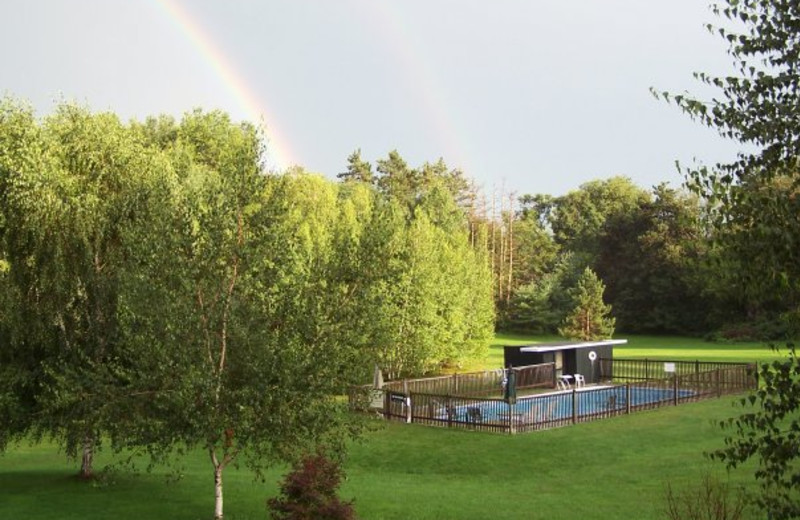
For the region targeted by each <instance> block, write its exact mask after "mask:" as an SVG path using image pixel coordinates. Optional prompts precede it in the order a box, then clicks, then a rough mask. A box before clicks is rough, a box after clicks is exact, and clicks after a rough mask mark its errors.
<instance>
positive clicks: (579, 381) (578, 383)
mask: <svg viewBox="0 0 800 520" xmlns="http://www.w3.org/2000/svg"><path fill="white" fill-rule="evenodd" d="M574 377H575V388H580V387H582V386H586V378H585V377H583V374H575V376H574Z"/></svg>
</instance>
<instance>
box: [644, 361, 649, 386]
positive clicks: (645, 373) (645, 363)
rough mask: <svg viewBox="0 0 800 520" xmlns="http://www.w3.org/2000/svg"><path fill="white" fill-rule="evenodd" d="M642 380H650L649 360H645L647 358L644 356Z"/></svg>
mask: <svg viewBox="0 0 800 520" xmlns="http://www.w3.org/2000/svg"><path fill="white" fill-rule="evenodd" d="M644 380H645V381H650V362H648V361H647V358H644Z"/></svg>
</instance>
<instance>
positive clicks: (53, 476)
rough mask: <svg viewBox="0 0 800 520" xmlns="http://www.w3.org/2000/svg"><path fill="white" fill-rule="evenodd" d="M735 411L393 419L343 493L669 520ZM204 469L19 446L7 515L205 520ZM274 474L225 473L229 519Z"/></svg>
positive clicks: (8, 476)
mask: <svg viewBox="0 0 800 520" xmlns="http://www.w3.org/2000/svg"><path fill="white" fill-rule="evenodd" d="M732 413H735V409H733V408H732V407H731V399H730V398H724V399H721V400H711V401H705V402H702V403H695V404H687V405H682V406H679V407H675V408H672V407H668V408H663V409H661V410H656V411H651V412H642V413H639V414H634V415H631V416H621V417H617V418H614V419H607V420H604V421H597V422H593V423H586V424H580V425H577V426H571V427H565V428H560V429H555V430H549V431H542V432H537V433H532V434H527V435H517V436H506V435H497V434H483V433H475V432H469V431H455V430H447V429H438V428H426V427H420V426H415V425H403V424H396V423H392V424H388V425H386V426H385V427H383V428H381V429H380V430H378V431H376V432H373V433H371V434H369V435H367V436H366V438H365V439H364V441H363V442H361V443H358V444H355V445H354V446H353V447H352V449H351V451H350V454H349V457H348V461H347V464H346V470H347V474H348V479H347V481H346V482H345V483H344V485H343V487H342V492H341V494H342V496H343V497H345V498H355V499H356V508H357V510H358V512H359V514H360V516H361V517H362V518H364V519H436V520H443V519H485V518H504V519H517V518H518V519H539V518H541V519H553V518H556V519H557V518H581V519H595V518H596V519H614V518H636V519H642V520H645V519H657V518H662V516H660V510H661V508H662V506H663V496H664V490H665V486H666V484H667V482H672V483H673V485H677V486H679V487H681V486H685V485H687V484H693V483H696V482H698V481H699V479H700V477H701V475H702V474H703V473H704V472H706V471H710V472H712V473H715V474H719V475H723V476H724V472H723V471H722V469H721V467H720V466H719V465H718V464H715V463H712V462H709V461H707V460H706V459H705V458H704V457H703V455H702V452H703V451H704V450H711V449H714V448H716V447H719V446H721V445H722V432H720V431H719V429H718V428H717V427H716V426H715V425H714V424H713V422H714V421H717V420H720V419H723V418H725V417H728V416H729V415H731V414H732ZM209 467H210V466H209V463H208V461H207V460H206V458H205V456H203V454H201V453H194V454H192V455H191V456H190V457H188V459H187V467H186V470H185V472H184V474H185V478H184V479H183V480H181V481H179V482H177V483H167V482H166V480H165V475H164V474H163V473H162V472H157V473H153V474H142V475H139V476H130V475H127V474H121V475H118V476H117V481H116V483H114V484H111V485H108V486H105V487H95V486H92V485H90V484H86V483H82V482H78V481H76V480H75V479H74V478H73V477H72V475H73V474H74V473H75V471H76V466H75V464H68V463H67V462H66V461H65V460H64V458H63V456H59V455H58V453H57V452H56V450H55V449H54V447H52V446H50V445H40V446H36V447H34V448H30V447H21V448H17V449H14V450H12V451H10V452H9V453H7V454H6V455H5V456H4V457H2V458H0V518H25V519H64V520H69V519H76V520H77V519H87V520H92V519H105V518H115V519H134V518H135V519H140V518H176V519H208V518H209V517H210V516H211V515H210V512H211V510H212V498H213V497H212V479H211V474H210V471H209ZM734 477H735V478H742V477H740V476H739V475H738V474H737V475H735V476H734ZM279 478H280V471H278V470H275V471H271V472H270V473H268V474H267V479H266V481H267V482H266V483H265V484H261V483H257V482H253V480H252V475H251V474H250V473H249V472H247V471H246V470H243V469H240V470H232V471H229V472H228V473H227V474H226V480H225V487H226V489H225V491H226V496H225V504H226V505H225V509H226V518H229V519H231V520H237V519H239V520H240V519H254V518H265V516H266V514H265V508H264V502H265V500H266V498H267V497H268V495H270V494H273V493H275V490H276V482H277V480H278V479H279Z"/></svg>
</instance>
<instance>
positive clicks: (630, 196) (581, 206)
mask: <svg viewBox="0 0 800 520" xmlns="http://www.w3.org/2000/svg"><path fill="white" fill-rule="evenodd" d="M647 198H648V194H647V192H646V191H644V190H642V189H641V188H639V187H638V186H636V185H635V184H633V183H632V182H631V180H630V179H628V178H627V177H612V178H610V179H605V180H598V181H591V182H587V183H585V184H582V185H581V186H580V188H579V189H577V190H574V191H571V192H569V193H567V194H566V195H564V196H562V197H558V198H557V199H556V200H555V201H553V208H552V210H550V215H549V222H550V226H551V227H552V230H553V236H554V237H555V240H556V242H557V243H558V244H560V245H561V246H563V247H565V248H567V249H569V250H570V251H572V252H573V253H574V254H576V255H579V256H581V257H585V258H586V259H587V263H592V262H593V259H594V257H595V255H596V254H597V250H598V247H599V244H600V242H601V241H602V240H603V238H604V237H605V233H604V232H603V226H604V224H605V223H606V221H607V220H608V219H609V218H611V217H613V216H615V215H619V214H626V213H629V212H630V211H632V210H635V209H636V208H638V207H639V205H640V204H641V203H642V202H643V201H646V200H647Z"/></svg>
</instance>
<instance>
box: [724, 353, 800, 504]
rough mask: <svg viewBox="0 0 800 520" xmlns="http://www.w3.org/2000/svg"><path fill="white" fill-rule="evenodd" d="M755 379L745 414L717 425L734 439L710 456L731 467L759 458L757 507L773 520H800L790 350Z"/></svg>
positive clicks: (798, 399)
mask: <svg viewBox="0 0 800 520" xmlns="http://www.w3.org/2000/svg"><path fill="white" fill-rule="evenodd" d="M759 380H760V383H761V384H760V388H759V389H758V390H757V391H756V392H755V393H753V394H751V395H749V396H747V397H746V398H742V399H741V401H740V404H741V406H742V407H744V408H746V409H747V410H748V411H747V412H745V413H743V414H742V415H740V416H739V417H737V418H732V419H728V420H726V421H722V422H721V423H720V424H721V425H722V426H723V427H724V428H728V429H732V430H733V434H732V435H730V436H728V437H727V438H726V439H725V448H723V449H719V450H716V451H714V452H713V453H712V454H711V456H712V458H715V459H717V460H720V461H723V462H724V463H725V464H726V465H727V466H728V467H729V468H736V467H738V466H740V465H742V464H743V463H745V462H746V461H747V460H749V459H751V458H753V457H755V458H757V459H758V461H759V466H758V468H757V469H756V472H755V478H756V480H757V481H758V482H759V483H760V486H761V494H760V495H759V496H758V498H757V503H758V505H759V506H761V507H762V508H763V509H765V510H766V511H768V512H769V513H770V514H771V515H772V517H773V518H796V517H797V516H798V515H800V502H798V496H799V495H798V494H799V493H800V469H799V468H798V463H800V451H798V446H800V415H798V412H800V359H798V357H797V353H796V352H795V350H794V347H793V346H792V347H791V348H790V351H789V355H788V358H787V359H785V360H781V361H773V362H772V363H771V364H766V363H765V364H763V365H762V366H761V369H760V370H759Z"/></svg>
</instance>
